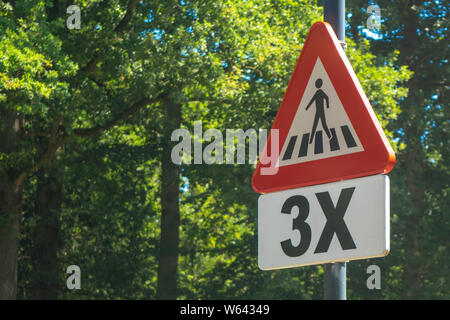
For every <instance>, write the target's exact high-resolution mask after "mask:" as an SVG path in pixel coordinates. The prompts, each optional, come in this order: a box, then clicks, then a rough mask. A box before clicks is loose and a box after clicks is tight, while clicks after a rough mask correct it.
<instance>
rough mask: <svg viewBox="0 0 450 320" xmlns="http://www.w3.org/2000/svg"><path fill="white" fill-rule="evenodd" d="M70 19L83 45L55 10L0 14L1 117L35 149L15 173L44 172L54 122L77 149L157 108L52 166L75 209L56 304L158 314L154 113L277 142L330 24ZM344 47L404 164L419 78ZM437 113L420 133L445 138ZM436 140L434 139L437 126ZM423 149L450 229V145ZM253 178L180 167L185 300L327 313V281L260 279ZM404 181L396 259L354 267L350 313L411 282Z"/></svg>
mask: <svg viewBox="0 0 450 320" xmlns="http://www.w3.org/2000/svg"><path fill="white" fill-rule="evenodd" d="M106 3H107V4H108V5H106ZM75 4H77V5H78V6H80V8H81V13H82V21H81V29H80V30H76V29H74V30H68V29H67V28H66V26H65V18H66V17H67V15H66V13H65V9H66V8H65V7H64V5H63V4H62V2H60V1H53V2H52V3H51V4H50V3H47V4H45V3H44V2H39V3H37V4H32V2H29V1H16V2H15V5H14V6H11V5H10V4H5V3H3V2H2V3H1V6H2V7H1V8H2V9H1V19H0V31H1V32H0V34H1V36H0V47H1V49H2V50H1V53H0V103H1V104H2V106H3V105H5V106H8V108H15V110H16V112H17V113H19V114H20V115H21V116H23V117H24V118H25V120H26V121H25V123H26V125H25V131H26V132H27V133H29V134H31V135H30V138H29V139H28V140H26V142H24V144H23V146H22V148H21V152H20V153H19V155H18V156H17V157H19V158H20V159H23V161H22V162H24V163H23V164H20V161H17V158H16V160H14V161H11V162H9V163H10V165H12V166H16V167H17V168H18V169H20V167H24V166H25V165H26V163H29V162H31V163H33V162H36V159H37V158H38V157H39V155H40V154H42V152H43V150H42V147H41V146H42V144H43V145H44V146H46V145H47V143H48V141H50V140H51V133H50V131H51V128H52V127H54V125H55V122H58V121H60V123H57V124H58V125H61V126H63V127H64V134H65V135H71V134H73V133H74V132H77V130H80V129H86V128H96V127H98V126H102V125H104V124H107V123H108V121H110V120H111V119H114V118H115V117H118V116H119V115H120V114H121V112H123V111H124V110H126V109H127V107H129V106H131V105H133V104H134V103H135V102H136V101H139V100H140V99H144V98H145V99H148V100H149V101H151V102H150V103H148V104H147V106H146V107H145V108H143V109H141V110H140V111H139V112H136V113H134V114H132V115H131V116H127V117H124V118H123V119H121V122H120V124H118V125H116V126H114V127H113V128H108V130H104V131H99V132H98V133H99V134H98V135H95V136H92V137H88V138H86V137H83V136H75V137H74V138H73V139H72V140H70V143H68V144H66V145H65V147H64V150H61V151H60V153H58V161H57V162H54V163H52V164H51V165H54V166H58V167H59V169H60V172H61V174H62V177H63V193H64V199H63V200H64V201H63V205H62V209H61V213H60V215H59V216H58V221H59V224H60V226H61V229H60V238H61V239H60V241H61V244H62V245H61V247H60V250H59V265H60V268H59V269H60V274H58V275H57V277H58V279H59V280H58V281H59V283H61V286H60V287H59V288H58V292H59V297H60V298H64V299H148V298H150V299H153V298H155V297H156V286H157V268H158V253H159V237H160V220H161V200H160V195H161V186H160V181H161V179H162V177H161V153H162V151H163V150H162V148H163V141H162V139H163V132H164V128H163V125H162V119H163V114H164V113H163V102H161V101H160V100H158V99H155V98H156V97H158V95H159V94H161V93H166V94H168V95H169V96H170V98H171V99H173V100H174V101H176V102H177V103H180V104H181V105H182V118H183V121H182V126H183V127H185V128H188V129H189V130H191V132H192V128H193V123H194V121H197V120H201V121H202V124H203V128H204V130H206V129H208V128H217V129H219V130H221V131H222V132H223V133H224V134H225V129H234V128H242V129H244V130H246V129H249V128H255V129H258V128H267V129H268V128H270V126H271V124H272V122H273V119H274V116H275V114H276V110H278V107H279V105H280V102H281V99H282V98H283V95H284V91H285V89H286V86H287V83H288V81H289V78H290V76H291V72H292V70H293V68H294V65H295V63H296V60H297V59H298V56H299V54H300V51H301V49H302V45H303V42H304V40H305V38H306V35H307V32H308V30H309V28H310V27H311V25H312V24H313V23H314V22H315V21H318V20H322V9H321V8H320V7H319V6H318V3H316V2H315V1H292V0H277V1H275V0H265V1H259V0H258V1H257V0H249V1H232V0H229V1H191V2H189V1H175V0H170V1H168V0H165V1H152V2H148V1H138V2H137V4H136V9H135V12H134V15H133V17H132V19H131V20H130V21H129V22H128V23H127V24H126V25H125V26H124V27H123V28H122V27H120V28H119V26H121V21H123V20H121V19H124V17H125V16H126V12H127V1H108V2H104V1H76V3H75ZM350 8H351V10H353V9H354V8H357V9H358V10H359V9H360V8H359V7H357V6H356V5H355V6H354V7H353V6H351V7H350ZM356 16H358V15H357V14H356V13H355V17H356ZM359 17H360V18H361V19H362V18H363V16H362V15H359ZM352 21H354V18H352ZM362 21H363V20H361V21H359V22H358V23H359V24H361V23H362ZM355 23H356V22H355ZM347 43H348V49H347V52H346V53H347V55H348V57H349V59H350V61H351V63H352V65H353V67H354V69H355V72H356V74H357V76H358V78H359V80H360V82H361V84H362V86H363V88H364V90H365V92H366V94H367V96H368V98H369V100H370V101H371V103H372V105H373V107H374V109H375V112H376V114H377V116H378V118H379V120H380V122H381V123H382V125H383V127H384V129H385V132H386V134H387V136H388V137H389V138H390V140H391V142H392V143H393V144H394V145H395V148H396V150H397V152H399V153H400V156H401V157H402V156H404V153H403V150H404V149H405V147H406V146H407V145H408V143H410V141H409V140H408V139H406V138H399V134H400V133H399V132H401V131H399V130H402V129H404V128H405V127H406V120H407V119H408V115H409V109H408V108H407V107H408V106H407V105H405V103H406V102H403V101H407V99H408V98H409V96H410V92H408V87H407V86H406V84H407V80H408V79H409V78H410V77H413V73H412V71H411V70H414V68H411V67H409V68H408V66H406V65H405V62H404V60H402V59H403V58H402V55H401V50H400V49H399V48H395V47H392V48H389V50H386V48H385V49H384V51H381V50H379V49H374V48H375V47H376V44H373V43H369V41H367V40H364V39H363V38H362V37H358V36H354V35H352V38H348V39H347ZM400 102H402V103H400ZM432 108H433V111H432V112H433V116H430V115H429V114H427V115H426V116H427V117H430V119H425V120H423V119H422V118H420V119H422V120H423V121H424V123H427V121H439V120H436V119H441V120H440V121H442V122H444V121H445V119H446V115H445V112H444V111H443V108H438V107H437V106H436V105H435V106H434V107H432ZM422 120H421V121H422ZM427 128H428V129H429V131H430V132H433V133H434V132H435V127H433V125H431V124H427ZM32 133H42V136H40V137H33V136H32ZM426 139H427V148H428V150H427V153H426V156H425V157H424V158H425V159H429V161H428V162H427V163H428V164H427V168H430V169H432V170H430V172H432V176H430V177H428V181H431V180H433V179H434V181H436V183H435V185H434V186H431V188H430V189H429V191H428V192H427V193H426V194H427V197H428V198H427V206H428V207H427V208H428V210H429V211H428V212H432V213H431V214H430V215H432V216H433V217H434V215H437V216H439V218H441V219H442V221H445V217H444V212H448V210H447V211H446V209H448V208H449V204H448V200H447V199H448V197H447V194H448V185H447V184H446V182H442V179H439V178H438V177H439V175H440V174H442V175H447V176H448V166H447V162H446V161H445V159H448V148H445V146H448V142H447V141H448V140H445V139H439V138H438V137H437V134H430V135H426ZM443 145H444V147H443ZM44 149H45V148H44ZM445 152H446V153H445ZM4 157H5V158H6V157H11V155H5V156H4ZM431 159H433V162H431ZM2 161H3V158H2ZM404 161H405V159H401V160H400V161H399V162H400V165H402V163H403V162H404ZM19 164H20V165H19ZM253 170H254V166H253V165H252V164H247V165H205V164H203V165H182V166H181V181H180V190H181V191H182V192H181V195H180V201H179V205H180V212H181V228H180V251H179V266H178V278H177V280H178V287H179V298H181V299H184V298H187V299H320V298H322V281H323V268H322V267H321V266H311V267H306V268H299V269H291V270H278V271H261V270H259V269H258V267H257V197H258V195H257V194H255V193H254V192H253V190H252V189H251V175H252V172H253ZM405 180H406V174H405V172H404V169H400V170H397V171H394V172H393V175H392V181H393V182H392V185H393V190H392V192H393V197H392V198H393V204H392V207H393V217H392V219H393V220H392V224H393V235H392V253H391V255H390V256H389V257H388V258H385V259H379V260H376V261H375V260H374V261H369V262H367V261H359V262H352V263H350V264H349V266H350V267H349V284H348V288H349V297H350V298H352V299H373V298H400V297H402V295H403V292H402V290H403V288H404V287H402V281H403V279H402V277H403V268H404V267H405V265H406V263H407V261H408V259H409V257H407V256H405V255H404V253H405V252H406V251H405V250H406V248H407V247H408V246H409V245H410V243H409V242H408V241H407V240H406V239H405V238H404V236H405V235H404V230H405V228H407V226H406V225H403V224H404V223H405V220H404V219H403V217H402V215H403V214H404V212H405V210H406V208H407V209H408V210H409V209H411V210H413V209H414V204H413V203H412V202H411V201H410V195H409V194H408V192H405V188H404V187H403V186H401V185H402V183H404V181H405ZM35 189H36V180H35V178H34V177H31V178H30V179H29V180H28V182H27V184H26V186H25V191H24V216H23V217H24V222H23V234H22V238H21V252H20V269H19V288H20V292H19V297H20V298H29V292H28V288H29V286H30V283H32V280H33V277H35V274H36V273H35V271H36V270H33V266H32V261H31V258H30V256H31V253H32V252H33V245H34V238H33V236H32V235H33V232H34V230H35V229H36V220H35V217H34V210H35V207H34V204H33V203H34V198H33V197H34V194H35V192H36V190H35ZM436 219H437V218H436ZM432 221H435V220H432ZM422 227H423V228H425V231H424V232H425V233H426V234H427V235H429V236H430V238H431V239H428V241H427V242H426V243H424V244H423V249H422V252H427V250H428V249H429V248H430V247H432V246H433V244H434V243H435V242H436V241H437V242H439V243H441V239H442V230H441V229H440V225H439V224H436V225H435V224H431V223H429V222H428V221H426V222H425V223H423V225H422ZM446 230H448V228H447V229H446ZM433 241H434V242H433ZM443 248H445V245H439V246H438V248H437V249H435V250H431V252H432V253H430V256H427V259H431V260H432V261H433V263H432V264H431V265H430V269H429V271H428V272H436V274H438V276H436V277H434V278H433V281H431V280H429V283H428V285H427V288H428V289H427V290H428V291H426V293H424V297H440V298H448V292H445V290H443V286H444V285H445V284H446V283H447V282H446V281H447V278H448V270H447V271H445V270H444V271H442V270H441V271H435V268H437V264H436V262H439V263H442V264H443V263H445V262H446V261H448V254H446V253H445V249H443ZM424 259H425V258H424ZM372 263H374V264H379V265H380V266H381V269H382V272H383V277H385V278H383V279H386V280H384V281H385V282H383V287H382V288H383V290H382V291H381V292H375V293H373V292H368V290H367V288H366V286H365V280H366V278H367V275H366V274H365V269H366V267H367V266H368V265H369V264H372ZM71 264H77V265H79V266H80V267H81V270H82V289H81V290H80V291H73V292H71V291H68V290H67V289H66V288H65V279H66V274H65V268H66V267H67V266H68V265H71ZM447 265H448V264H447ZM433 290H435V291H436V292H435V293H433V292H434V291H433Z"/></svg>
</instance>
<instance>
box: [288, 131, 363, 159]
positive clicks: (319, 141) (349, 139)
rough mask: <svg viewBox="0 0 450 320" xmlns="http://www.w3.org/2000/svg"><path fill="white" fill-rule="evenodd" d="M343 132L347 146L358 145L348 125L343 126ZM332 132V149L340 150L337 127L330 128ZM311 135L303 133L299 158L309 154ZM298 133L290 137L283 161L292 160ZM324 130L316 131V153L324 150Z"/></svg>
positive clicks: (330, 141)
mask: <svg viewBox="0 0 450 320" xmlns="http://www.w3.org/2000/svg"><path fill="white" fill-rule="evenodd" d="M340 128H341V132H342V135H343V137H344V140H345V144H346V145H347V148H353V147H356V146H357V143H356V142H355V139H354V138H353V135H352V133H351V131H350V129H349V128H348V126H346V125H345V126H341V127H340ZM330 132H331V135H332V136H331V139H330V140H329V143H330V151H339V150H340V146H339V140H338V136H337V134H336V129H335V128H330ZM309 136H310V133H304V134H303V135H302V141H301V142H300V149H299V151H298V156H297V157H298V158H301V157H306V156H307V155H308V148H309ZM297 139H298V135H295V136H292V137H291V138H290V139H289V143H288V146H287V148H286V151H285V153H284V155H283V161H286V160H290V159H291V158H292V154H293V153H294V149H295V145H296V143H297ZM323 139H324V137H323V132H322V130H318V131H316V136H315V138H314V154H321V153H323V152H324V149H323V143H324V142H323Z"/></svg>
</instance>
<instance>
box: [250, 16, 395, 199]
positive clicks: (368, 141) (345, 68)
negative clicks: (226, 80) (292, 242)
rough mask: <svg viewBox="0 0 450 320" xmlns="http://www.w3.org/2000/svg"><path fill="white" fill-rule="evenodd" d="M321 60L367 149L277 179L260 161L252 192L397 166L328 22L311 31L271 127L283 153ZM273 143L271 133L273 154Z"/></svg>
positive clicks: (285, 169) (282, 172) (287, 170)
mask: <svg viewBox="0 0 450 320" xmlns="http://www.w3.org/2000/svg"><path fill="white" fill-rule="evenodd" d="M317 57H320V60H321V61H322V63H323V65H324V67H325V70H326V72H327V74H328V76H329V77H330V80H331V82H332V84H333V86H334V88H335V90H336V93H337V94H338V96H339V99H340V100H341V102H342V105H343V106H344V109H345V111H346V112H347V115H348V117H349V119H350V122H351V123H352V126H353V128H354V129H355V131H356V134H357V135H358V138H359V140H360V141H361V143H362V145H363V148H364V151H363V152H358V153H352V154H347V155H341V156H336V157H333V158H326V159H320V160H314V161H309V162H303V163H298V164H294V165H287V166H282V167H279V168H278V172H277V173H276V174H274V175H261V171H260V170H261V167H269V165H262V164H261V162H260V161H259V162H258V164H257V166H256V170H255V172H254V174H253V179H252V186H253V189H254V190H255V191H256V192H258V193H267V192H275V191H281V190H286V189H292V188H299V187H303V186H309V185H315V184H322V183H328V182H333V181H338V180H344V179H352V178H357V177H362V176H368V175H373V174H378V173H388V172H389V171H391V170H392V168H393V167H394V164H395V154H394V151H393V150H392V147H391V145H390V144H389V141H388V140H387V138H386V136H385V134H384V132H383V129H382V127H381V125H380V123H379V122H378V119H377V117H376V115H375V113H374V111H373V109H372V107H371V106H370V103H369V100H368V99H367V97H366V95H365V93H364V91H363V89H362V87H361V85H360V83H359V81H358V79H357V77H356V74H355V72H354V71H353V68H352V66H351V65H350V62H349V61H348V59H347V57H346V56H345V53H344V50H343V49H342V47H341V44H340V43H339V40H338V39H337V38H336V35H335V34H334V31H333V29H332V27H331V26H330V25H329V24H328V23H326V22H316V23H315V24H314V25H313V26H312V27H311V29H310V31H309V34H308V36H307V38H306V41H305V45H304V47H303V50H302V52H301V54H300V57H299V59H298V61H297V64H296V66H295V69H294V72H293V74H292V77H291V79H290V81H289V85H288V87H287V89H286V93H285V95H284V98H283V101H282V102H281V105H280V108H279V110H278V113H277V116H276V117H275V121H274V123H273V126H272V129H278V130H279V141H280V143H279V149H280V150H279V153H280V152H281V148H282V147H283V144H284V141H285V140H286V138H287V135H288V132H289V129H290V127H291V124H292V122H293V120H294V117H295V114H296V112H297V108H298V106H299V104H300V100H301V98H302V96H303V93H304V91H305V88H306V85H307V84H308V80H309V78H310V75H311V73H312V70H313V68H314V65H315V62H316V60H317ZM270 141H271V139H270V135H269V137H268V139H267V143H266V146H265V148H268V150H270Z"/></svg>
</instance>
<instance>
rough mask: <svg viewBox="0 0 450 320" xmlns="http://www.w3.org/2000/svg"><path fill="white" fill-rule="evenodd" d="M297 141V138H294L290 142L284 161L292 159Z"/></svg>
mask: <svg viewBox="0 0 450 320" xmlns="http://www.w3.org/2000/svg"><path fill="white" fill-rule="evenodd" d="M296 141H297V136H292V137H291V139H290V140H289V144H288V146H287V148H286V152H285V153H284V156H283V160H289V159H291V157H292V152H294V147H295V142H296Z"/></svg>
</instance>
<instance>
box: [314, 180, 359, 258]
mask: <svg viewBox="0 0 450 320" xmlns="http://www.w3.org/2000/svg"><path fill="white" fill-rule="evenodd" d="M353 191H355V188H354V187H353V188H346V189H343V190H342V191H341V194H340V195H339V200H338V202H337V205H336V207H334V205H333V201H332V200H331V197H330V194H329V193H328V192H320V193H316V197H317V200H319V204H320V206H321V208H322V211H323V213H324V214H325V217H326V218H327V222H326V224H325V227H324V228H323V231H322V234H321V235H320V239H319V242H318V243H317V247H316V250H315V251H314V253H322V252H327V251H328V248H329V247H330V244H331V240H332V239H333V235H334V234H335V233H336V236H337V238H338V240H339V243H340V244H341V247H342V249H343V250H349V249H356V245H355V242H354V241H353V239H352V236H351V235H350V231H349V230H348V228H347V226H346V225H345V222H344V215H345V211H346V210H347V207H348V205H349V203H350V199H351V198H352V195H353Z"/></svg>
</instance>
